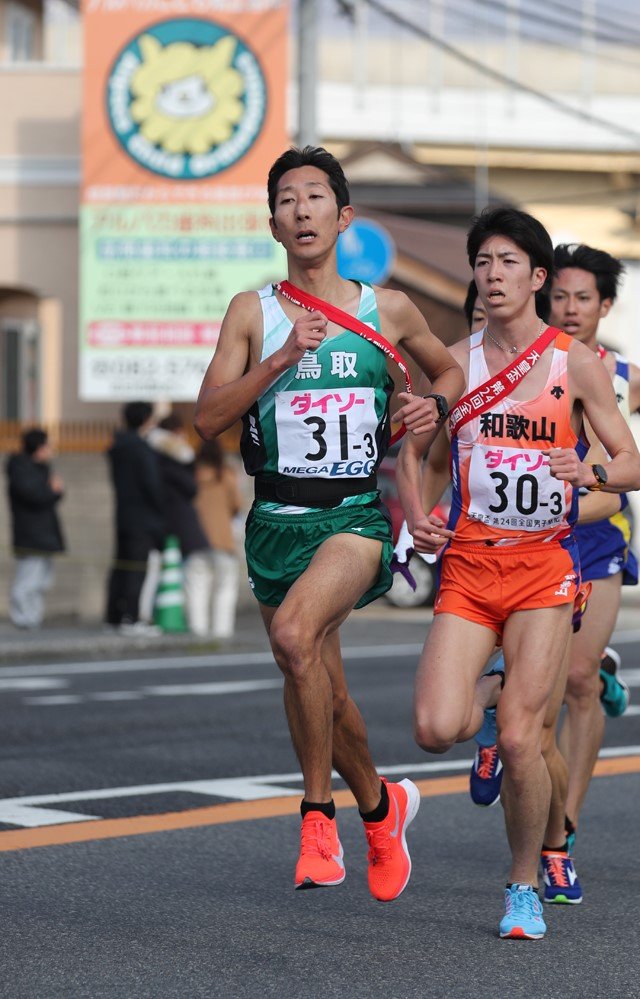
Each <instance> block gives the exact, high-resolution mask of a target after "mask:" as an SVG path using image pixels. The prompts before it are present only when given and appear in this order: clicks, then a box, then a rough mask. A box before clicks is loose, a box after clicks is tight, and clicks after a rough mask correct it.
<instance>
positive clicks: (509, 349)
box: [484, 319, 544, 354]
mask: <svg viewBox="0 0 640 999" xmlns="http://www.w3.org/2000/svg"><path fill="white" fill-rule="evenodd" d="M543 328H544V319H541V320H540V329H539V330H538V332H537V333H536V337H539V336H540V334H541V333H542V330H543ZM484 332H485V333H486V334H487V336H488V337H489V339H490V340H493V342H494V343H495V345H496V347H499V348H500V350H503V351H504V352H505V354H517V353H518V351H519V350H520V348H519V347H506V346H505V344H503V343H500V341H499V340H496V338H495V337H494V335H493V333H492V332H491V330H490V329H489V324H488V323H487V325H486V326H485V328H484Z"/></svg>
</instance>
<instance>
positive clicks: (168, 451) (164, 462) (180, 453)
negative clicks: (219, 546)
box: [149, 413, 213, 635]
mask: <svg viewBox="0 0 640 999" xmlns="http://www.w3.org/2000/svg"><path fill="white" fill-rule="evenodd" d="M149 444H150V445H151V447H152V448H154V449H155V451H156V453H157V456H158V462H159V465H160V474H161V476H162V482H163V487H164V501H165V522H166V525H167V534H173V535H175V536H176V537H177V539H178V542H179V544H180V551H181V553H182V560H183V580H184V598H185V611H186V615H187V623H188V625H189V628H190V630H191V631H193V632H194V633H195V634H198V635H200V634H203V632H202V630H201V628H200V627H199V626H198V623H197V621H196V618H197V617H198V615H197V610H196V605H197V603H198V592H199V591H200V590H201V588H202V586H203V585H204V583H205V579H206V577H207V576H208V574H209V572H210V561H211V558H212V554H213V553H212V549H211V545H210V544H209V539H208V538H207V535H206V533H205V530H204V528H203V526H202V524H201V522H200V517H199V515H198V511H197V509H196V506H195V498H196V493H197V491H198V486H197V482H196V474H195V459H196V454H195V451H194V449H193V448H192V446H191V444H190V443H189V440H188V437H187V432H186V429H185V426H184V424H183V422H182V420H181V419H180V417H179V416H178V415H177V414H176V413H171V414H170V415H169V416H167V417H165V419H164V420H161V421H160V423H159V424H158V426H157V427H156V428H154V429H153V430H152V431H151V432H150V434H149Z"/></svg>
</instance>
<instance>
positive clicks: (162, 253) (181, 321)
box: [80, 0, 289, 402]
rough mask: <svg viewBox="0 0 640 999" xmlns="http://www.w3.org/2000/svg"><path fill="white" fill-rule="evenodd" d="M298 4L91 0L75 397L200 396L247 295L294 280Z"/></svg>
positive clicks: (236, 0) (177, 398) (234, 0)
mask: <svg viewBox="0 0 640 999" xmlns="http://www.w3.org/2000/svg"><path fill="white" fill-rule="evenodd" d="M288 8H289V3H288V0H244V2H243V0H86V3H85V5H84V11H83V13H84V32H85V58H84V65H85V69H84V111H83V187H82V203H81V208H80V358H81V360H80V396H81V398H83V399H86V400H94V401H99V400H111V401H117V400H127V399H138V398H145V399H151V400H157V399H163V400H171V401H175V402H178V401H188V400H194V399H195V397H196V395H197V392H198V388H199V386H200V382H201V381H202V377H203V375H204V372H205V370H206V367H207V364H208V363H209V361H210V359H211V356H212V354H213V352H214V350H215V346H216V343H217V339H218V334H219V330H220V324H221V321H222V318H223V315H224V313H225V311H226V308H227V306H228V304H229V301H230V299H231V298H232V297H233V295H234V294H236V293H237V292H238V291H242V290H246V289H248V288H259V287H260V286H261V285H264V284H265V283H266V282H267V281H269V280H272V279H277V278H280V277H281V276H282V275H283V273H284V258H283V253H282V249H281V247H280V246H279V245H278V244H277V243H275V241H274V240H273V239H272V237H271V235H270V233H269V228H268V209H267V205H266V175H267V171H268V168H269V166H270V164H271V163H272V162H273V160H274V159H276V157H277V156H279V155H280V153H281V152H282V151H283V150H284V149H285V148H286V147H287V131H286V119H285V111H286V109H285V103H286V85H287V79H288V33H289V25H288V15H289V9H288Z"/></svg>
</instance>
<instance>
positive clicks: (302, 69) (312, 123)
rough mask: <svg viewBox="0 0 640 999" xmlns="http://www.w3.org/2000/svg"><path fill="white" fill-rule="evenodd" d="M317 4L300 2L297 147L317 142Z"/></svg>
mask: <svg viewBox="0 0 640 999" xmlns="http://www.w3.org/2000/svg"><path fill="white" fill-rule="evenodd" d="M317 69H318V2H317V0H298V145H299V146H300V147H302V146H315V145H317V143H318V135H317V125H316V118H317V114H316V91H317V85H318V73H317Z"/></svg>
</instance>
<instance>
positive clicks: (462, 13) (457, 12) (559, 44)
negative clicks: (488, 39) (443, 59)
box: [430, 0, 640, 73]
mask: <svg viewBox="0 0 640 999" xmlns="http://www.w3.org/2000/svg"><path fill="white" fill-rule="evenodd" d="M460 2H461V3H462V4H464V3H467V4H469V5H470V6H466V7H465V6H462V7H461V6H457V5H456V2H455V0H441V2H438V0H430V4H431V6H432V7H436V8H437V9H438V10H443V11H446V12H447V13H448V14H449V15H450V16H452V17H455V18H457V19H459V20H463V21H464V22H465V23H466V24H467V25H469V24H470V23H472V21H474V20H475V17H474V15H473V14H471V13H470V11H472V10H474V7H473V4H474V3H475V0H460ZM538 2H542V0H536V3H538ZM504 7H505V5H504V4H502V8H504ZM519 16H520V17H521V18H523V19H526V20H530V21H533V22H534V23H536V22H537V23H538V24H540V16H539V15H538V16H534V15H533V14H529V13H527V12H526V11H525V10H524V9H523V8H520V15H519ZM547 23H548V22H547V21H546V20H545V22H544V24H540V28H541V31H544V29H545V26H546V24H547ZM566 27H569V25H566ZM566 34H567V32H566V31H565V36H566ZM518 35H519V37H520V38H526V39H529V40H530V41H533V42H539V43H541V44H544V45H547V46H551V47H552V48H564V49H566V48H567V42H566V41H563V40H562V37H557V38H545V37H544V36H543V35H538V34H534V33H533V32H532V31H531V30H530V29H529V27H528V24H522V23H521V24H520V25H519V30H518ZM638 44H639V45H640V35H639V36H638ZM594 55H595V57H596V58H597V60H598V61H599V62H609V63H613V64H615V65H616V66H628V67H630V68H632V69H635V70H636V71H637V72H638V73H640V59H636V60H635V62H632V61H631V60H630V59H624V58H622V57H620V56H618V55H613V54H611V53H607V52H601V51H598V52H596V53H594Z"/></svg>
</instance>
